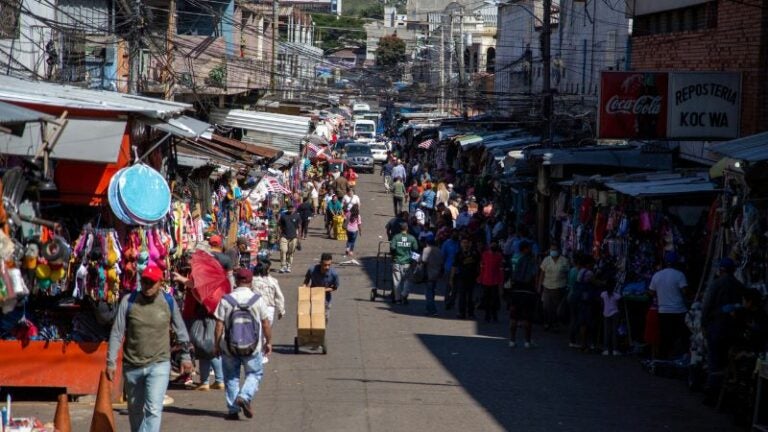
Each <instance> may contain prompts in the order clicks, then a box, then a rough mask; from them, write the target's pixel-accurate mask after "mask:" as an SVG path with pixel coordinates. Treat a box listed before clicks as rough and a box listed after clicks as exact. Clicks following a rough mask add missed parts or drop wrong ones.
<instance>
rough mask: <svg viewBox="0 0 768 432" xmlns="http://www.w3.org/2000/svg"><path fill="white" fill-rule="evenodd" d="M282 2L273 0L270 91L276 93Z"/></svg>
mask: <svg viewBox="0 0 768 432" xmlns="http://www.w3.org/2000/svg"><path fill="white" fill-rule="evenodd" d="M279 3H280V2H279V1H278V0H272V74H271V75H270V77H269V90H270V91H271V92H272V94H274V93H275V88H276V87H277V38H278V37H279V36H280V27H279V21H280V12H279V10H280V4H279Z"/></svg>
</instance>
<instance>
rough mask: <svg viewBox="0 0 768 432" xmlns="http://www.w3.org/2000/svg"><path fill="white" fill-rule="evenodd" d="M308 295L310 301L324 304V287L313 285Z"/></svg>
mask: <svg viewBox="0 0 768 432" xmlns="http://www.w3.org/2000/svg"><path fill="white" fill-rule="evenodd" d="M310 296H311V299H312V303H314V302H322V303H323V304H325V288H323V287H313V288H311V289H310Z"/></svg>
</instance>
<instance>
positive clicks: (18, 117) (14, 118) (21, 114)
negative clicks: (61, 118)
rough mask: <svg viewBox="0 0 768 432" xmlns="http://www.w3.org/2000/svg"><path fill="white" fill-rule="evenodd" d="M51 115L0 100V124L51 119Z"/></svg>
mask: <svg viewBox="0 0 768 432" xmlns="http://www.w3.org/2000/svg"><path fill="white" fill-rule="evenodd" d="M51 119H53V116H50V115H48V114H44V113H41V112H38V111H33V110H31V109H27V108H23V107H20V106H16V105H13V104H9V103H5V102H0V125H8V124H15V123H28V122H36V121H40V120H51Z"/></svg>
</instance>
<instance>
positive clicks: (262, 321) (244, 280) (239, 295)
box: [215, 268, 272, 420]
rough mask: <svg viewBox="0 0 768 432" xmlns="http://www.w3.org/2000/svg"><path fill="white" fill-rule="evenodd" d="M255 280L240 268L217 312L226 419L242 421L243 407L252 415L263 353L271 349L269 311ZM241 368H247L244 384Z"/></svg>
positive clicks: (217, 342) (261, 375)
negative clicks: (252, 404) (231, 289)
mask: <svg viewBox="0 0 768 432" xmlns="http://www.w3.org/2000/svg"><path fill="white" fill-rule="evenodd" d="M252 282H253V273H252V272H251V271H250V270H248V269H244V268H240V269H238V270H237V272H236V273H235V289H234V291H232V292H231V293H230V294H227V295H225V296H224V297H222V299H221V301H220V302H219V305H218V307H217V308H216V313H215V316H216V349H217V351H218V352H220V353H221V354H223V355H222V358H223V363H224V384H225V390H226V400H227V410H228V413H227V416H226V417H225V418H226V419H227V420H239V419H240V416H239V412H240V410H242V411H243V415H245V417H247V418H251V417H253V409H252V408H251V401H252V400H253V397H254V395H255V394H256V392H257V391H258V390H259V383H260V382H261V378H262V377H263V376H264V367H263V366H262V352H263V354H264V355H269V354H270V353H271V352H272V329H271V327H270V326H269V320H268V316H269V311H268V309H267V304H266V303H265V301H264V299H263V298H262V297H261V296H260V295H259V294H256V293H254V292H253V291H252V290H251V283H252ZM262 339H263V340H264V342H263V346H262ZM241 369H244V370H245V381H244V382H243V385H242V387H241V386H240V371H241Z"/></svg>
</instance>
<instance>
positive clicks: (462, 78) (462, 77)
mask: <svg viewBox="0 0 768 432" xmlns="http://www.w3.org/2000/svg"><path fill="white" fill-rule="evenodd" d="M458 51H459V52H458V55H459V111H461V113H462V114H466V112H465V109H466V107H465V106H464V92H465V87H466V83H467V80H466V78H467V76H466V73H467V72H466V65H465V64H464V10H463V9H462V10H461V11H460V12H459V50H458Z"/></svg>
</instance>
